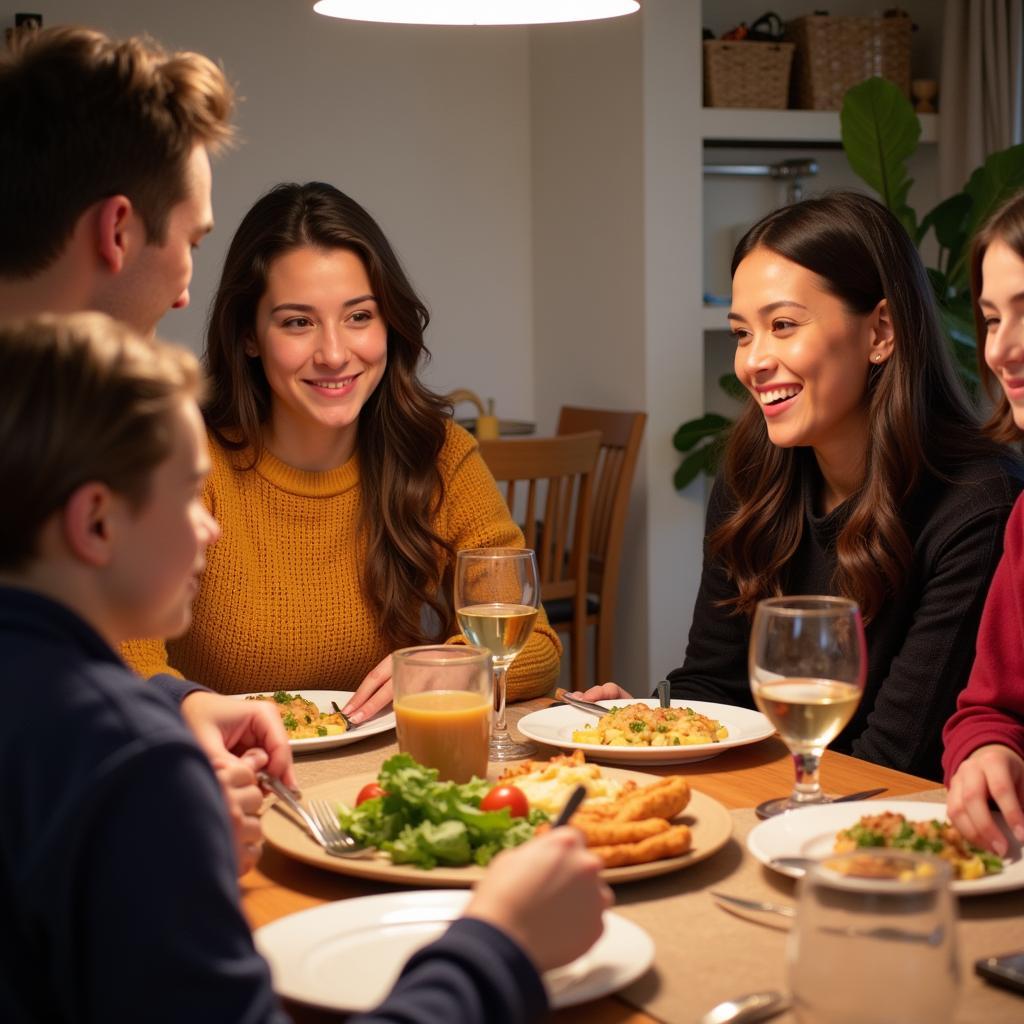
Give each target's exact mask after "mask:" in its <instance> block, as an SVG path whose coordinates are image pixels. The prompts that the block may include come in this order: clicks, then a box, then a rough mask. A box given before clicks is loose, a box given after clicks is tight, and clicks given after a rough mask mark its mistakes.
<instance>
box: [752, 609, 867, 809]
mask: <svg viewBox="0 0 1024 1024" xmlns="http://www.w3.org/2000/svg"><path fill="white" fill-rule="evenodd" d="M748 664H749V670H750V689H751V692H752V693H753V695H754V700H755V701H756V703H757V706H758V707H759V708H760V709H761V711H762V712H763V713H764V714H765V715H766V716H767V717H768V719H769V721H770V722H771V723H772V725H774V726H775V728H776V729H777V730H778V732H779V735H780V736H781V737H782V740H783V742H784V743H785V744H786V746H787V747H789V749H790V752H791V753H792V754H793V763H794V766H795V768H796V786H795V787H794V789H793V792H792V794H791V795H790V796H788V797H779V798H777V799H775V800H767V801H765V802H764V803H763V804H761V805H760V806H759V807H758V808H757V813H758V815H759V816H760V817H762V818H770V817H771V816H772V815H775V814H781V813H782V812H783V811H788V810H792V809H794V808H797V807H805V806H807V805H808V804H820V803H827V802H828V797H826V796H825V794H824V793H823V792H822V790H821V783H820V782H819V780H818V768H819V765H820V763H821V756H822V754H824V753H825V748H826V747H827V746H828V745H829V743H831V742H832V740H834V739H835V737H836V736H837V735H838V734H839V733H840V731H841V730H842V729H843V727H844V726H845V725H846V723H847V722H849V720H850V718H851V717H852V716H853V713H854V711H856V709H857V705H858V704H859V703H860V698H861V694H862V692H863V690H864V680H865V677H866V675H867V651H866V648H865V644H864V625H863V623H862V622H861V617H860V609H859V608H858V607H857V604H856V602H854V601H850V600H848V599H847V598H844V597H773V598H769V599H768V600H766V601H761V602H759V603H758V605H757V609H756V610H755V612H754V624H753V628H752V630H751V633H750V656H749V662H748Z"/></svg>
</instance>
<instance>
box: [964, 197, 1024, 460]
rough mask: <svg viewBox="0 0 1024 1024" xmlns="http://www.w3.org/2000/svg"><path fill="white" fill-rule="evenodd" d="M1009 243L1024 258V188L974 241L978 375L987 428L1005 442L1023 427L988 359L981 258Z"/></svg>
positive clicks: (1016, 436)
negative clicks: (986, 402) (988, 403)
mask: <svg viewBox="0 0 1024 1024" xmlns="http://www.w3.org/2000/svg"><path fill="white" fill-rule="evenodd" d="M996 239H999V240H1000V241H1003V242H1005V243H1006V244H1007V245H1008V246H1009V247H1010V248H1011V249H1012V250H1013V251H1014V252H1015V253H1016V254H1017V255H1018V256H1019V257H1020V258H1021V259H1022V260H1024V191H1020V192H1017V193H1016V194H1015V195H1013V196H1012V197H1011V198H1010V199H1008V200H1007V201H1006V202H1005V203H1003V205H1002V206H1000V207H999V209H997V210H996V212H995V213H993V214H992V216H991V217H989V219H988V220H987V221H985V223H984V225H983V226H982V227H981V229H980V230H979V231H978V233H977V234H976V235H975V236H974V242H973V243H972V244H971V299H972V300H973V306H974V327H975V331H976V337H977V339H978V375H979V377H980V379H981V381H982V383H983V384H984V387H985V393H986V394H987V395H988V397H989V398H990V399H991V400H992V405H993V409H992V415H991V416H989V418H988V420H987V421H986V422H985V426H984V428H983V429H984V431H985V433H986V434H988V436H989V437H991V438H993V439H994V440H996V441H999V442H1000V443H1002V444H1014V445H1019V444H1020V428H1019V427H1018V426H1017V424H1016V423H1014V421H1013V410H1012V409H1011V408H1010V402H1009V399H1008V398H1007V397H1006V392H1005V391H1003V389H1002V387H1001V386H1000V384H999V382H998V381H997V380H996V377H995V374H994V373H993V372H992V371H991V370H990V369H989V367H988V363H986V362H985V338H986V336H987V334H988V331H987V329H986V328H985V317H984V315H983V314H982V312H981V309H980V308H979V306H978V299H979V298H980V297H981V285H982V280H981V261H982V260H983V259H984V258H985V253H986V251H987V250H988V247H989V246H990V245H991V244H992V243H993V242H994V241H995V240H996Z"/></svg>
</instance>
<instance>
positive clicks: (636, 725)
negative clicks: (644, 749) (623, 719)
mask: <svg viewBox="0 0 1024 1024" xmlns="http://www.w3.org/2000/svg"><path fill="white" fill-rule="evenodd" d="M629 727H630V729H632V731H633V732H643V731H644V729H646V728H647V726H646V725H644V723H643V722H630V723H629Z"/></svg>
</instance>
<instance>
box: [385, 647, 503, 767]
mask: <svg viewBox="0 0 1024 1024" xmlns="http://www.w3.org/2000/svg"><path fill="white" fill-rule="evenodd" d="M391 669H392V675H391V681H392V686H393V688H394V705H395V728H396V730H397V732H398V749H399V750H401V751H402V752H403V753H405V754H410V755H411V756H412V757H413V758H414V759H415V760H417V761H418V762H419V763H420V764H422V765H426V767H428V768H436V769H437V771H438V778H440V779H443V780H445V781H451V782H469V780H470V779H471V778H472V777H473V776H474V775H477V776H479V777H480V778H481V779H482V778H485V777H486V776H487V746H488V741H489V739H490V735H491V656H490V654H489V652H487V651H485V650H483V649H482V648H480V647H453V646H452V645H450V644H443V645H438V646H428V647H406V648H404V649H403V650H401V651H395V653H394V654H393V655H392V656H391Z"/></svg>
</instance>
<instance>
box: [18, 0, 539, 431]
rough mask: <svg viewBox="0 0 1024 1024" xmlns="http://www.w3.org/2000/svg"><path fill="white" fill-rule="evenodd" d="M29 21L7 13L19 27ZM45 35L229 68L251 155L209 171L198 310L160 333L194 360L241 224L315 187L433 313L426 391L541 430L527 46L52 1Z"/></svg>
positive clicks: (187, 9) (243, 8)
mask: <svg viewBox="0 0 1024 1024" xmlns="http://www.w3.org/2000/svg"><path fill="white" fill-rule="evenodd" d="M19 9H20V8H13V7H7V8H4V9H2V10H0V23H3V24H7V25H10V24H13V13H14V11H15V10H19ZM32 9H33V10H40V9H41V10H42V12H43V15H44V19H45V23H46V24H47V25H54V24H57V23H60V22H76V23H85V24H91V25H94V26H95V27H97V28H100V29H103V30H104V31H108V32H110V33H112V34H114V35H127V34H133V33H138V32H143V31H145V32H148V33H150V34H151V35H152V36H154V37H155V38H157V39H158V40H159V41H160V42H161V43H163V44H164V45H165V46H167V47H170V48H185V49H195V50H200V51H202V52H204V53H206V54H209V55H210V56H212V57H214V58H216V59H217V60H219V61H221V63H222V64H223V66H224V68H225V69H226V71H227V73H228V75H229V77H230V78H231V79H232V81H234V82H235V83H236V84H237V88H238V93H239V95H240V96H241V98H242V102H241V103H240V105H239V111H238V123H239V127H240V131H241V138H242V145H240V146H239V147H238V148H237V149H235V150H233V151H231V152H229V153H227V154H226V155H224V156H223V157H222V158H221V159H220V160H219V161H218V163H217V164H216V165H215V167H214V209H215V214H216V218H217V228H216V230H215V232H214V234H213V235H212V236H211V237H210V238H209V239H208V240H207V241H206V242H204V243H203V246H202V248H201V250H200V253H199V258H198V263H197V267H196V275H195V284H194V286H193V289H192V307H191V308H190V309H188V310H185V311H183V312H172V313H171V314H169V315H168V316H167V317H166V318H165V320H164V322H163V324H162V325H161V333H162V334H164V335H165V336H167V337H170V338H174V339H176V340H180V341H184V342H186V343H188V344H191V345H192V346H193V347H194V348H197V349H198V348H199V347H201V337H202V330H203V324H204V321H205V315H206V310H207V307H208V304H209V301H210V299H211V297H212V295H213V292H214V290H215V288H216V282H217V276H218V274H219V270H220V264H221V261H222V258H223V254H224V252H225V250H226V248H227V244H228V241H229V239H230V236H231V234H232V232H233V231H234V228H235V227H236V226H237V224H238V221H239V220H240V219H241V216H242V214H243V213H244V212H245V210H246V209H248V207H249V206H250V205H251V204H252V202H253V201H254V200H255V199H256V198H257V197H258V196H259V195H260V194H261V193H262V192H263V191H265V190H266V189H267V188H268V187H270V186H271V185H273V184H275V183H277V182H279V181H282V180H292V181H294V180H299V181H303V180H308V179H312V178H319V179H322V180H326V181H329V182H331V183H332V184H335V185H337V186H338V187H339V188H341V189H342V190H343V191H346V192H348V193H350V194H351V195H352V196H353V197H354V198H356V199H357V200H358V201H359V202H361V203H362V204H363V205H364V206H366V207H367V208H368V209H369V210H370V212H371V213H372V214H373V215H374V216H375V217H376V218H377V220H378V221H379V222H380V223H381V226H382V227H383V228H384V230H385V232H386V233H387V235H388V236H389V238H390V239H391V241H392V244H393V245H394V246H395V248H396V249H397V251H398V253H399V255H400V257H401V258H402V260H403V262H404V264H405V266H406V269H407V270H408V272H409V274H410V276H411V278H412V280H413V283H414V285H415V286H416V288H417V289H418V291H419V292H420V293H421V296H422V297H423V298H424V300H425V301H426V303H427V305H428V306H429V307H430V309H431V312H432V316H433V319H432V323H431V327H430V330H429V332H428V335H427V343H428V345H429V346H430V348H431V349H432V351H433V354H434V359H433V362H432V364H431V367H430V369H429V370H428V372H427V380H428V382H429V383H430V384H431V385H432V386H434V387H436V388H437V389H439V390H442V391H446V390H450V389H451V388H454V387H457V386H462V387H470V388H472V389H473V390H475V391H477V392H478V393H480V394H483V395H489V396H492V397H494V398H495V399H496V400H497V408H498V410H499V411H500V412H501V413H503V414H504V415H507V416H511V417H513V418H522V419H532V418H533V415H534V400H533V386H534V380H533V379H534V373H533V338H532V330H533V325H532V309H533V301H532V294H531V289H532V280H531V268H530V259H531V252H530V163H529V160H530V143H529V131H530V122H529V102H530V98H529V85H528V35H527V30H525V29H516V28H501V29H497V28H496V29H487V28H479V29H478V28H473V29H446V28H436V27H414V26H409V27H405V26H384V25H368V24H359V23H355V22H347V21H338V20H336V19H332V18H323V17H321V16H319V15H315V14H313V12H312V0H310V2H309V3H306V2H303V0H287V2H283V0H277V2H274V0H215V2H212V3H211V2H200V0H175V2H173V3H167V2H166V0H54V2H52V3H49V4H45V5H39V6H37V7H34V8H32Z"/></svg>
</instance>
